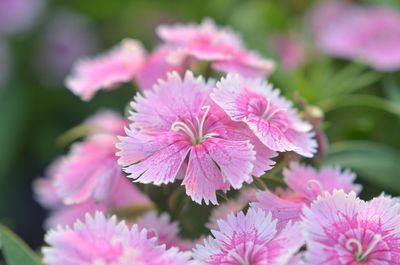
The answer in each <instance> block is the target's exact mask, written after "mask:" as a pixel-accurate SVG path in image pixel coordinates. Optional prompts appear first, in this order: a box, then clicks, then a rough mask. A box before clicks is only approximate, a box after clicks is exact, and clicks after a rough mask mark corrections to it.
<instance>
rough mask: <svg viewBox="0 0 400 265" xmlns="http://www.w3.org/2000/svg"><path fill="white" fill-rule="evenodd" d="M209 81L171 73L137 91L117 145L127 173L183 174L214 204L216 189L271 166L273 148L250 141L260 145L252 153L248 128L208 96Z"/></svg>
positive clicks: (193, 192)
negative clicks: (128, 122) (243, 130)
mask: <svg viewBox="0 0 400 265" xmlns="http://www.w3.org/2000/svg"><path fill="white" fill-rule="evenodd" d="M212 87H213V84H212V83H208V84H207V83H205V82H204V80H203V79H202V78H201V77H199V78H194V76H193V74H192V73H191V72H187V73H186V74H185V76H184V78H183V79H181V77H180V76H179V75H178V74H177V73H172V74H170V75H169V76H168V78H167V80H166V81H161V82H160V83H159V84H158V86H155V87H154V89H153V90H146V91H145V92H144V93H143V95H138V96H136V98H135V100H134V101H133V102H132V104H131V106H132V108H133V110H134V111H133V112H132V113H131V117H130V119H131V120H132V124H131V125H130V127H129V128H128V129H127V130H126V133H127V136H126V137H121V138H120V140H121V142H120V143H118V145H117V147H118V148H119V149H120V151H119V152H118V153H117V155H118V156H119V157H120V158H119V163H120V164H121V165H123V166H124V167H125V168H124V170H125V172H126V173H128V174H129V177H130V178H133V179H136V180H137V181H139V182H142V183H154V184H156V185H159V184H162V183H169V182H173V181H174V180H175V179H177V178H183V183H182V184H183V185H185V187H186V193H187V194H188V195H189V196H190V197H191V198H192V199H193V200H194V201H196V202H198V203H201V202H202V200H204V201H205V203H207V204H208V203H209V202H210V201H211V202H212V203H214V204H216V203H217V198H216V191H217V190H227V189H228V188H229V187H230V186H232V187H233V188H236V189H239V188H240V187H241V186H242V185H243V183H244V182H252V173H254V174H255V175H257V176H260V175H261V174H262V172H263V171H265V170H267V169H269V168H271V166H272V165H273V161H272V160H270V158H271V157H273V156H275V153H274V152H272V151H270V150H267V149H262V145H261V144H258V143H256V141H254V143H255V144H257V146H259V147H257V148H256V149H258V150H260V151H257V156H256V152H255V151H254V146H253V144H252V143H251V138H247V139H245V138H246V133H247V132H243V134H241V132H242V131H241V129H240V128H239V127H235V126H234V124H233V123H232V121H231V120H230V119H229V117H228V116H227V115H226V114H225V113H224V112H223V111H222V110H221V109H220V108H219V107H218V106H217V105H215V104H214V103H213V101H212V100H211V98H210V96H209V94H210V91H211V89H212ZM240 134H241V135H240ZM256 160H260V161H263V167H264V168H262V169H261V168H260V166H259V164H260V163H257V162H256Z"/></svg>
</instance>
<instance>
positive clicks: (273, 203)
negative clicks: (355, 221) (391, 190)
mask: <svg viewBox="0 0 400 265" xmlns="http://www.w3.org/2000/svg"><path fill="white" fill-rule="evenodd" d="M283 175H284V180H285V182H286V183H287V185H288V187H289V190H287V191H282V190H280V189H277V190H276V191H275V194H274V193H272V192H270V191H263V192H260V193H258V194H257V201H256V202H254V203H253V204H252V205H253V206H254V207H260V208H262V209H264V210H266V211H271V212H272V215H273V217H274V218H277V219H278V225H279V226H281V225H285V224H286V223H287V222H288V221H290V220H293V221H297V220H299V219H300V215H301V211H302V209H303V207H304V206H307V205H309V204H310V203H311V202H312V201H313V200H314V199H316V198H317V197H318V196H319V195H321V194H323V192H324V191H328V192H332V191H333V190H334V189H343V190H344V191H345V192H350V191H356V192H357V193H358V192H360V191H361V185H359V184H354V183H353V181H354V180H355V178H356V176H355V175H354V174H353V173H352V172H351V171H349V170H344V171H342V170H341V169H340V168H338V167H323V168H321V169H320V170H319V171H317V170H315V169H313V168H312V167H310V166H305V165H302V164H299V163H296V162H292V163H291V164H290V166H289V168H287V169H285V170H284V171H283Z"/></svg>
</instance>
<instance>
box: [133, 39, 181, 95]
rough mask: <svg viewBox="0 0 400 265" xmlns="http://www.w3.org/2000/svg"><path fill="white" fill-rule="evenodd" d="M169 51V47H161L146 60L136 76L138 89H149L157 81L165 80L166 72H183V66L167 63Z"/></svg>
mask: <svg viewBox="0 0 400 265" xmlns="http://www.w3.org/2000/svg"><path fill="white" fill-rule="evenodd" d="M171 51H172V49H171V47H167V46H162V47H159V48H158V49H157V50H156V51H154V52H153V53H151V54H150V55H149V56H148V57H147V58H146V60H145V62H144V63H143V65H142V67H141V68H140V70H139V72H138V74H137V76H136V81H137V82H138V85H139V88H140V89H142V90H146V89H151V88H152V87H153V86H154V85H155V84H157V81H158V80H159V79H165V78H167V73H168V72H173V71H176V72H178V73H183V72H184V67H183V65H180V64H178V65H176V64H172V63H170V62H168V60H167V57H168V54H169V53H170V52H171Z"/></svg>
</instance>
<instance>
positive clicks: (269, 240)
mask: <svg viewBox="0 0 400 265" xmlns="http://www.w3.org/2000/svg"><path fill="white" fill-rule="evenodd" d="M218 226H219V230H212V231H211V233H212V234H213V236H214V237H211V236H210V237H209V238H208V239H207V240H205V241H204V245H197V246H196V248H195V249H194V253H193V257H194V258H195V259H197V260H199V261H201V262H203V263H204V264H210V265H222V264H235V265H236V264H237V265H241V264H252V265H264V264H276V265H280V264H282V265H283V264H286V263H287V262H288V261H289V259H290V258H291V257H292V255H293V254H294V253H296V252H297V251H298V249H299V248H300V247H301V246H302V245H303V242H304V240H303V237H302V235H301V231H300V224H299V223H295V224H291V223H289V224H288V225H287V226H286V227H285V228H283V229H282V230H277V229H276V220H273V219H272V215H271V213H268V214H267V213H265V212H264V211H263V210H261V209H253V208H250V209H249V210H248V212H247V214H246V215H245V214H244V213H243V212H240V213H238V214H237V215H234V214H231V215H229V216H228V220H227V221H222V220H220V221H219V222H218Z"/></svg>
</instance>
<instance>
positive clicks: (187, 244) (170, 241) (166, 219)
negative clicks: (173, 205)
mask: <svg viewBox="0 0 400 265" xmlns="http://www.w3.org/2000/svg"><path fill="white" fill-rule="evenodd" d="M135 223H136V224H137V225H138V227H139V228H146V229H147V231H148V234H149V235H150V236H154V237H156V238H157V240H158V242H159V243H160V244H165V245H166V247H167V249H169V248H171V247H177V248H178V249H180V250H190V249H192V247H194V242H191V241H189V240H183V239H180V238H179V231H180V229H179V224H178V222H177V221H174V222H171V217H170V216H169V215H168V213H162V214H158V213H157V212H154V211H152V212H148V213H146V214H144V215H143V216H141V217H139V218H138V219H137V220H136V221H135Z"/></svg>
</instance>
